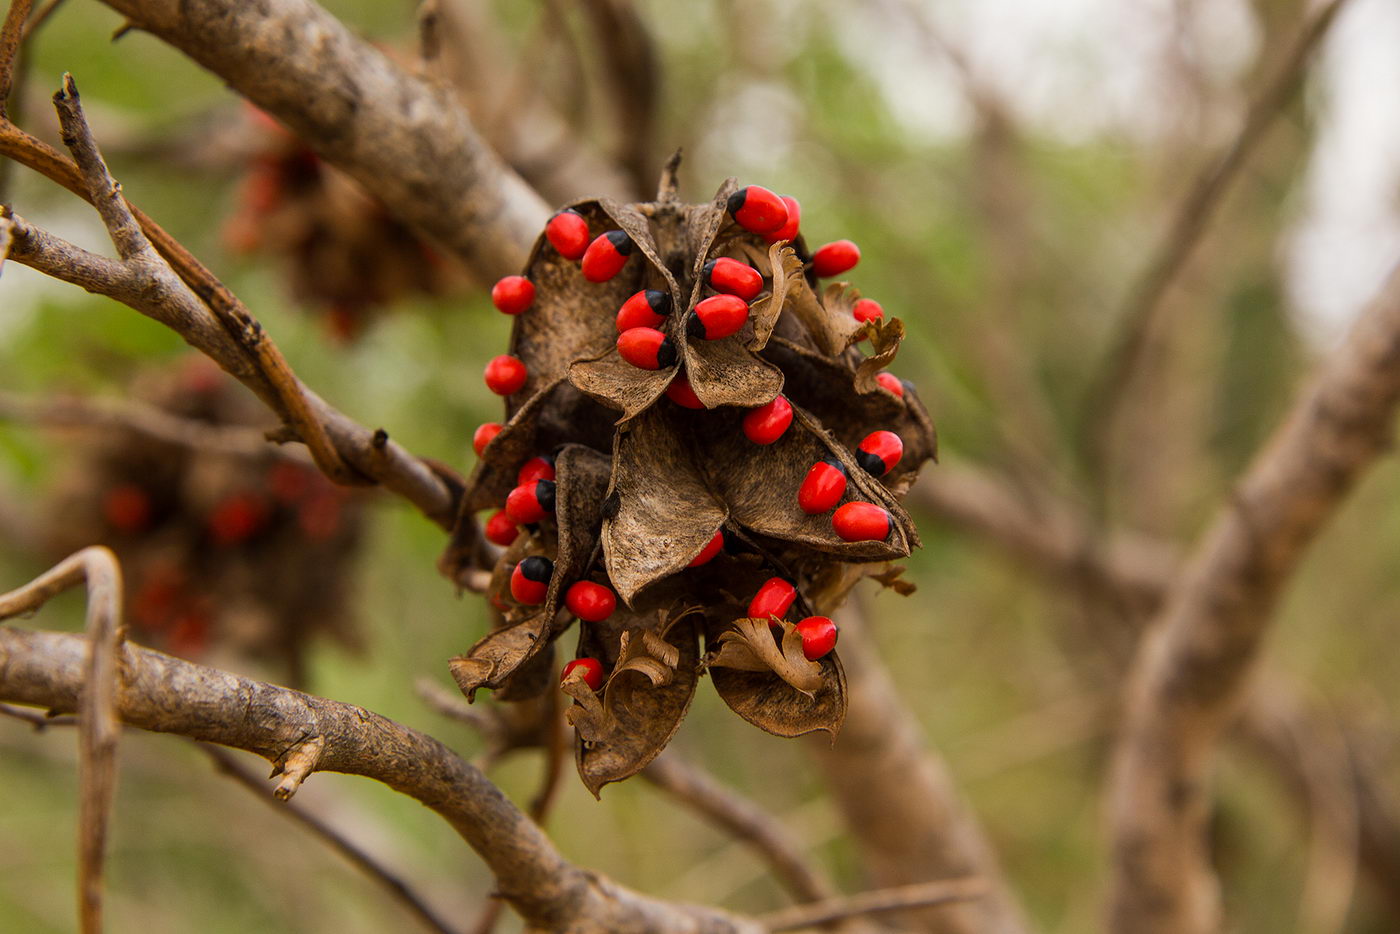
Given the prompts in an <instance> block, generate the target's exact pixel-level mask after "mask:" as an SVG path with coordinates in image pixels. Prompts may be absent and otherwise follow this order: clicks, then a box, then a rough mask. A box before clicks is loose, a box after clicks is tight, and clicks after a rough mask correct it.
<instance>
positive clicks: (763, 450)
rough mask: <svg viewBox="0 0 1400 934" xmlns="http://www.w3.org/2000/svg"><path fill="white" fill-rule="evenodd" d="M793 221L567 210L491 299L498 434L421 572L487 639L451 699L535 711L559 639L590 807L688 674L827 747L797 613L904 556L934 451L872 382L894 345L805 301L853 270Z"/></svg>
mask: <svg viewBox="0 0 1400 934" xmlns="http://www.w3.org/2000/svg"><path fill="white" fill-rule="evenodd" d="M800 223H801V209H800V206H799V205H798V203H797V201H796V200H795V199H793V198H790V197H779V196H778V195H776V194H774V193H773V192H771V191H768V190H767V189H765V188H762V187H760V186H757V185H749V186H747V187H739V186H737V185H736V184H735V183H734V182H733V181H732V180H731V181H730V182H727V183H726V184H725V185H724V186H723V187H721V189H720V191H719V193H718V194H717V195H716V197H715V199H714V200H713V201H712V202H710V203H706V204H683V203H681V202H680V201H679V200H678V199H677V198H676V197H675V193H674V188H673V187H666V186H663V193H662V195H661V197H660V198H659V200H658V201H656V202H652V203H646V204H636V205H622V204H618V203H615V202H611V201H585V202H581V203H579V204H575V205H572V206H570V207H568V208H566V209H564V210H562V211H560V212H559V213H558V214H556V215H554V217H553V218H551V219H550V221H549V223H548V224H547V225H546V228H545V231H544V234H543V236H542V237H541V238H540V239H539V240H538V241H537V243H536V246H535V249H534V251H533V252H532V254H531V257H530V260H529V262H528V263H527V266H526V268H525V270H524V271H523V273H522V275H519V276H509V277H506V278H505V279H502V280H501V281H500V282H499V283H497V284H496V286H495V288H494V289H493V290H492V300H493V302H494V303H495V305H496V307H497V308H498V309H500V310H501V311H502V312H503V313H505V314H508V315H512V316H513V317H514V327H513V331H512V336H511V346H510V352H509V354H506V355H502V356H500V357H497V358H495V359H494V360H492V361H491V363H490V364H489V365H488V367H487V370H486V374H485V377H486V382H487V385H488V386H489V387H490V389H491V390H492V391H493V392H496V393H498V394H500V395H502V396H504V397H505V400H506V420H505V422H504V423H490V424H487V425H483V426H481V427H480V428H479V429H478V430H477V432H476V434H475V436H474V437H473V448H474V449H475V450H476V452H477V454H478V455H479V456H480V458H481V460H480V463H479V464H478V465H477V468H476V470H475V471H474V473H473V474H472V477H471V479H470V480H469V482H468V485H467V489H466V491H465V493H464V495H463V513H462V516H461V520H460V521H459V523H458V527H457V529H456V531H455V532H454V536H453V542H452V545H451V546H450V548H449V551H448V553H447V554H446V555H445V556H444V561H443V565H444V569H445V570H446V571H447V572H448V573H449V574H450V575H462V574H465V573H466V572H467V571H469V570H473V569H475V568H478V567H489V568H490V570H491V582H490V587H489V594H488V597H489V600H490V602H491V606H492V610H493V614H494V620H495V621H494V625H493V629H492V631H491V632H490V633H488V634H487V635H486V636H485V637H484V638H483V639H481V640H480V641H479V642H478V643H477V644H476V645H474V646H473V647H472V648H471V649H470V650H469V651H468V652H467V653H466V654H464V655H463V656H460V657H458V658H456V659H454V660H453V663H452V670H453V674H454V675H455V677H456V678H457V680H458V683H459V684H460V685H461V687H462V689H463V691H464V692H465V693H466V694H467V695H468V697H471V696H472V695H473V694H474V693H475V691H477V690H478V689H480V688H488V689H491V690H494V691H496V693H497V696H498V697H501V698H505V699H520V698H526V697H531V696H534V695H537V694H538V693H539V692H541V691H543V690H546V689H548V685H549V682H550V674H549V672H550V671H551V670H552V654H553V653H552V643H553V640H554V639H556V638H557V637H559V636H560V635H562V634H563V633H564V632H565V631H566V630H567V629H568V628H569V627H570V626H571V625H572V622H573V620H575V619H577V620H579V621H580V623H579V627H578V631H579V640H578V647H577V649H576V650H575V653H574V655H575V658H574V660H573V661H572V662H570V663H569V664H568V665H567V666H566V667H565V670H564V675H563V679H562V687H563V690H564V691H565V692H566V693H568V694H569V695H570V696H571V697H573V699H574V701H575V705H574V707H573V708H572V709H571V710H570V711H569V719H570V722H571V723H572V724H573V725H574V727H575V729H576V732H577V736H578V749H577V752H578V756H577V758H578V766H579V771H580V775H581V776H582V778H583V780H584V782H585V784H586V785H587V786H588V787H589V788H590V789H591V790H593V791H594V792H595V793H596V792H597V790H598V789H599V788H600V787H601V786H602V785H603V784H605V783H606V782H609V781H617V780H619V779H621V778H626V777H627V776H629V775H631V774H633V773H635V772H636V771H637V770H639V769H641V768H642V767H643V766H645V765H646V763H647V762H648V761H650V760H651V758H653V757H654V756H655V755H656V754H657V753H658V752H659V751H660V750H661V748H662V747H664V745H665V744H666V742H667V741H668V740H669V739H670V736H671V735H672V734H673V733H674V731H675V729H676V728H677V727H678V726H679V724H680V721H681V719H682V718H683V717H684V714H685V711H686V709H687V708H688V707H689V704H690V698H691V696H692V694H693V691H694V689H695V685H696V682H697V679H698V677H699V676H700V675H701V674H708V675H709V676H710V678H711V680H712V681H713V683H714V685H715V687H716V689H717V690H719V692H720V694H721V696H722V697H723V698H724V700H725V701H726V702H727V703H728V704H729V706H730V707H731V708H733V709H734V710H735V711H736V712H737V713H739V714H740V715H741V716H743V717H744V718H745V719H748V720H750V721H751V722H753V723H755V724H756V725H758V726H760V727H762V728H764V729H766V730H769V731H770V732H773V733H777V734H779V735H785V736H792V735H798V734H801V733H805V732H810V731H812V730H817V729H825V730H830V731H832V732H835V731H836V730H837V729H838V728H839V726H840V723H841V719H842V717H843V716H844V712H845V680H844V675H843V673H842V670H841V665H840V661H839V659H838V658H837V655H836V652H835V651H834V649H835V646H836V641H837V629H836V625H835V624H834V623H833V622H832V621H831V619H830V618H828V617H827V616H824V615H821V614H820V613H819V612H817V610H818V609H819V608H825V607H829V606H832V605H835V603H837V602H839V600H840V599H841V598H842V597H843V596H844V594H845V593H846V591H848V590H849V588H850V586H851V585H852V584H853V583H854V582H855V581H856V580H858V579H859V577H860V576H862V575H863V574H864V573H874V572H877V571H880V570H881V569H882V568H883V567H884V564H883V563H884V562H888V561H890V560H892V559H896V558H899V557H902V556H904V555H907V554H908V553H909V551H910V549H911V548H913V547H915V546H916V545H918V543H919V542H918V535H917V532H916V531H915V529H914V526H913V524H912V522H911V521H910V519H909V517H908V515H907V514H906V513H905V512H904V510H903V509H902V508H901V507H900V505H899V497H900V496H901V495H902V494H903V492H904V491H905V490H906V489H907V488H908V486H909V484H910V483H912V482H913V480H914V478H915V476H916V474H917V471H918V469H919V467H920V466H921V465H922V464H923V462H924V461H926V460H928V459H930V458H931V457H933V456H934V453H935V437H934V432H933V426H932V424H931V423H930V421H929V419H928V415H927V413H926V412H925V410H924V408H923V406H922V404H921V403H920V401H919V399H918V397H917V395H916V394H915V393H914V392H913V389H912V387H911V386H909V385H908V384H906V383H904V382H902V381H900V380H899V379H897V378H896V377H894V376H893V375H892V374H890V373H888V372H887V371H886V370H885V369H884V368H885V367H886V366H887V365H888V364H889V363H890V361H891V360H892V359H893V358H894V355H895V352H896V351H897V349H898V345H899V342H900V340H901V339H902V336H903V325H902V323H901V322H899V321H898V319H886V317H885V314H884V309H883V308H881V306H880V305H879V304H878V303H877V302H874V301H872V300H869V299H862V298H860V296H859V293H857V292H856V291H855V290H854V289H852V288H850V287H849V286H848V285H847V284H846V283H835V284H831V285H828V286H826V287H825V288H822V287H821V285H820V283H819V282H818V280H819V279H820V278H823V277H830V276H836V275H839V274H841V273H844V272H847V271H849V270H850V269H851V268H852V267H854V266H855V265H856V263H857V262H858V261H859V258H860V251H859V250H858V249H857V248H856V246H855V244H853V243H851V242H850V241H847V240H838V241H836V242H834V243H830V244H827V245H826V246H824V247H821V248H820V249H818V250H816V251H815V252H813V253H810V254H809V253H808V251H807V247H806V243H805V240H804V239H803V237H802V236H801V233H800ZM866 341H869V342H870V344H871V351H870V353H868V354H867V353H863V352H862V350H861V346H860V345H861V344H862V343H864V342H866ZM482 510H492V512H491V513H490V515H489V518H487V519H486V521H485V527H484V531H483V530H482V528H481V526H480V525H478V521H477V518H476V513H477V512H479V511H482ZM483 535H484V541H483V539H482V536H483ZM488 542H489V543H490V544H489V545H488V544H487V543H488ZM491 546H499V547H500V548H502V549H504V550H503V551H500V552H497V551H496V550H495V549H494V548H492V547H491ZM872 569H873V570H872ZM892 578H893V574H891V573H885V574H883V575H882V579H884V580H887V581H888V580H891V579H892ZM702 638H703V640H704V644H705V650H704V652H703V653H702V652H701V649H700V646H699V644H698V643H699V641H700V640H701V639H702Z"/></svg>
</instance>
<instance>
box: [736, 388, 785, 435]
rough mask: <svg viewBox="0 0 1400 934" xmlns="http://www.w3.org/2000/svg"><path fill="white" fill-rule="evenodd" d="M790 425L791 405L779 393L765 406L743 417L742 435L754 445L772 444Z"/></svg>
mask: <svg viewBox="0 0 1400 934" xmlns="http://www.w3.org/2000/svg"><path fill="white" fill-rule="evenodd" d="M791 424H792V403H791V402H788V401H787V397H786V396H784V395H782V394H781V393H779V394H778V395H777V396H775V397H774V398H773V401H772V402H770V403H768V404H767V405H760V406H759V407H758V408H756V409H750V410H749V414H747V415H745V416H744V435H745V437H747V438H748V439H749V440H750V441H752V442H753V443H754V444H772V443H773V442H775V441H777V440H778V439H779V438H781V437H782V436H783V433H784V432H785V431H787V430H788V426H789V425H791Z"/></svg>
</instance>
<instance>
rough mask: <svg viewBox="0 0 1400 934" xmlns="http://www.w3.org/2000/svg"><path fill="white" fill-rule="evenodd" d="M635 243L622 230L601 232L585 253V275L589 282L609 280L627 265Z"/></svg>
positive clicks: (583, 267)
mask: <svg viewBox="0 0 1400 934" xmlns="http://www.w3.org/2000/svg"><path fill="white" fill-rule="evenodd" d="M634 247H635V244H633V243H632V238H631V237H628V236H627V234H625V233H623V232H622V231H620V230H609V231H608V232H607V233H601V234H599V235H598V236H597V237H595V238H594V239H593V242H592V243H590V244H588V249H587V250H585V251H584V254H583V266H582V269H583V277H584V278H585V279H587V280H588V281H589V282H607V281H608V280H609V279H611V278H612V277H613V276H615V275H617V274H618V273H619V272H621V271H622V267H623V266H626V265H627V257H629V256H631V255H632V250H633V249H634Z"/></svg>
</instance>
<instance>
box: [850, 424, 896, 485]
mask: <svg viewBox="0 0 1400 934" xmlns="http://www.w3.org/2000/svg"><path fill="white" fill-rule="evenodd" d="M903 455H904V442H903V441H902V440H900V437H899V435H897V434H895V433H894V432H892V431H872V432H871V433H870V434H868V435H866V436H865V439H864V440H862V441H861V443H860V447H858V448H856V463H858V464H860V465H861V467H864V468H865V470H866V472H867V473H870V474H874V475H875V476H877V477H882V476H884V475H885V474H886V473H888V472H889V471H891V470H893V469H894V465H895V464H898V463H899V459H900V457H902V456H903Z"/></svg>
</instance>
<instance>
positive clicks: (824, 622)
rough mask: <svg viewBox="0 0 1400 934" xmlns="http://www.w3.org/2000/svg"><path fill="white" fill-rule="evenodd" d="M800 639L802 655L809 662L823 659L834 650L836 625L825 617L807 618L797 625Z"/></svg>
mask: <svg viewBox="0 0 1400 934" xmlns="http://www.w3.org/2000/svg"><path fill="white" fill-rule="evenodd" d="M797 634H798V635H799V636H801V637H802V654H803V655H805V656H807V660H808V661H809V662H814V661H816V660H817V659H819V658H824V657H826V656H827V655H830V654H831V650H832V649H834V648H836V636H837V630H836V624H835V623H833V622H832V621H831V620H830V619H828V618H827V617H825V616H809V617H807V618H806V619H804V620H803V621H802V622H800V623H798V624H797Z"/></svg>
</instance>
